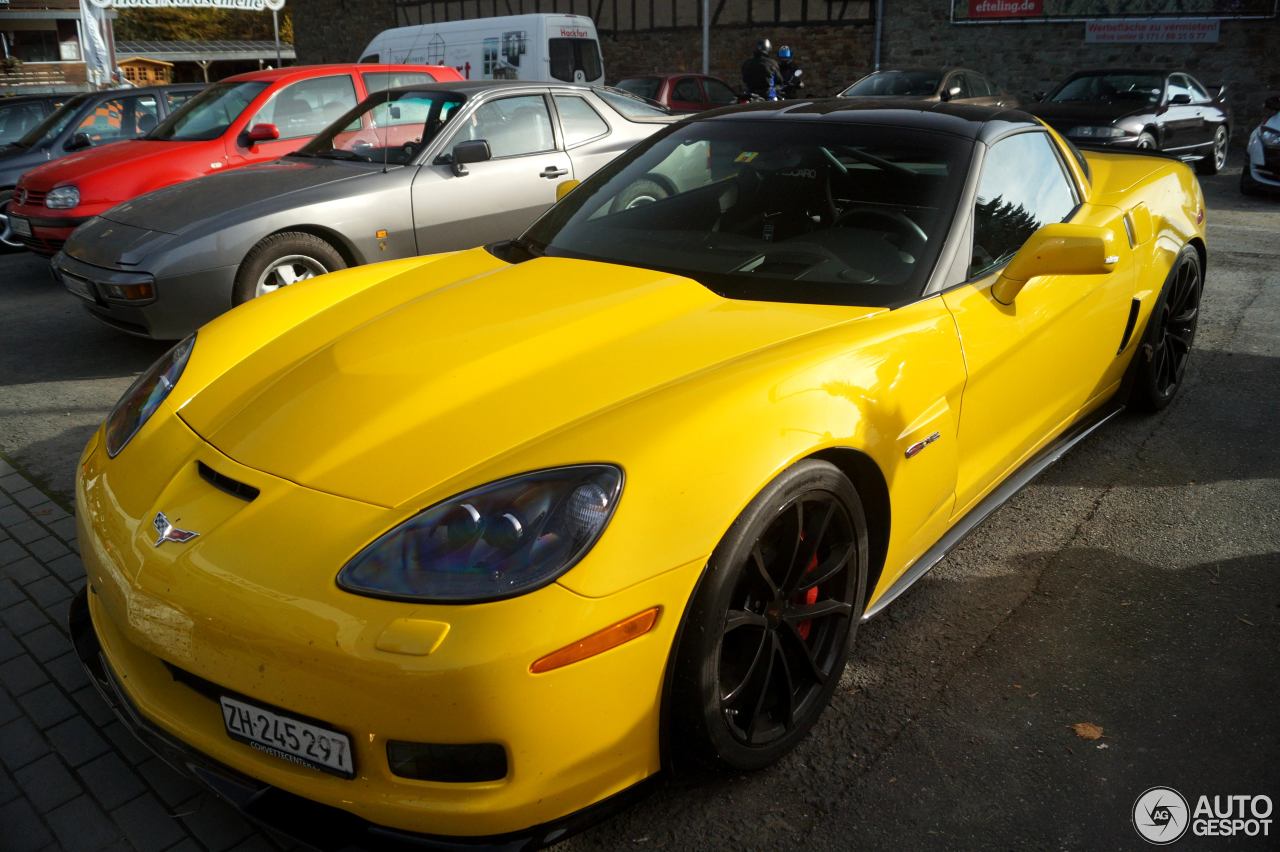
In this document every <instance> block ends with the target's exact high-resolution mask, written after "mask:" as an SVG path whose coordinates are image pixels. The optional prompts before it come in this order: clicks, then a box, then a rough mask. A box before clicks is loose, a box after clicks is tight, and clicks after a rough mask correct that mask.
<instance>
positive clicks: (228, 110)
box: [146, 80, 268, 142]
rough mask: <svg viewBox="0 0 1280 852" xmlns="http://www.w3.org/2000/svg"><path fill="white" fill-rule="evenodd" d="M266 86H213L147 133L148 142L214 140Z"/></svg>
mask: <svg viewBox="0 0 1280 852" xmlns="http://www.w3.org/2000/svg"><path fill="white" fill-rule="evenodd" d="M267 85H268V84H267V83H264V82H260V81H256V80H254V81H247V82H243V83H231V82H224V83H214V84H213V85H212V86H210V87H209V88H207V89H205V90H204V91H203V92H201V93H200V94H198V95H196V96H195V97H194V98H192V99H191V100H189V101H187V102H186V103H185V104H183V105H182V108H181V109H179V110H178V111H177V112H175V113H173V114H172V115H170V116H169V117H168V118H166V119H165V120H164V121H163V122H161V123H160V124H159V125H158V126H157V127H156V129H155V130H152V131H151V132H150V133H148V134H147V137H146V138H148V139H161V140H171V141H174V142H195V141H201V140H205V139H217V138H218V137H219V136H221V135H222V134H223V133H225V132H226V131H227V128H228V127H230V126H231V123H232V122H234V121H235V120H236V119H237V118H239V117H240V114H241V113H242V112H244V111H245V108H246V107H248V106H249V104H250V103H252V102H253V99H254V98H256V97H257V96H258V95H260V94H262V92H263V90H264V89H266V88H267Z"/></svg>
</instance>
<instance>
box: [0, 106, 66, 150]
mask: <svg viewBox="0 0 1280 852" xmlns="http://www.w3.org/2000/svg"><path fill="white" fill-rule="evenodd" d="M71 97H72V95H70V94H65V93H63V94H40V95H11V96H9V97H5V98H0V148H3V147H4V146H5V145H11V144H12V143H14V142H17V141H18V140H19V139H21V138H22V137H23V136H26V135H27V133H28V132H29V131H30V130H31V128H33V127H35V126H36V125H37V124H39V123H40V122H42V121H44V120H45V118H46V117H47V116H49V115H50V114H52V113H54V112H56V111H57V109H58V107H60V106H62V105H63V104H65V103H66V102H67V101H68V100H69V99H70V98H71Z"/></svg>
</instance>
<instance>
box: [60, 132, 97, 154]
mask: <svg viewBox="0 0 1280 852" xmlns="http://www.w3.org/2000/svg"><path fill="white" fill-rule="evenodd" d="M63 147H65V148H66V149H67V150H68V151H79V150H80V149H81V148H92V147H93V137H91V136H90V135H89V134H88V133H84V132H80V133H77V134H75V135H74V136H72V137H71V138H70V139H69V140H67V144H66V145H65V146H63Z"/></svg>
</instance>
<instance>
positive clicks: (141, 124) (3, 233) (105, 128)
mask: <svg viewBox="0 0 1280 852" xmlns="http://www.w3.org/2000/svg"><path fill="white" fill-rule="evenodd" d="M204 85H205V84H203V83H187V84H179V85H173V86H149V87H145V88H139V89H110V90H108V91H105V92H86V93H84V94H79V95H74V96H71V97H70V99H69V100H67V101H66V103H64V104H63V105H62V106H61V107H60V108H59V109H58V110H57V111H56V112H53V113H52V114H51V115H47V116H45V118H44V120H43V121H41V122H39V123H38V124H36V125H35V126H34V127H31V128H30V129H29V130H28V131H27V132H26V133H25V134H24V135H23V136H22V137H21V138H19V139H17V140H15V141H13V142H11V143H9V144H5V145H0V250H13V249H19V248H22V243H21V242H20V241H19V240H18V239H17V238H16V237H14V236H13V235H12V234H11V233H9V217H8V216H6V215H5V210H6V209H7V208H8V206H9V198H10V197H11V196H12V195H13V188H14V187H15V186H16V185H17V183H18V178H20V177H22V174H23V172H26V171H27V170H28V169H33V168H35V167H36V166H38V165H40V164H42V163H47V162H49V161H50V160H56V159H58V158H59V157H64V156H66V155H67V154H71V153H74V152H76V151H79V150H81V149H84V148H90V147H92V146H94V145H102V144H104V143H107V142H117V141H120V140H122V139H135V138H137V137H139V136H144V135H146V134H147V133H148V132H149V131H150V130H151V128H153V127H155V126H156V125H157V124H159V123H160V122H161V121H164V119H165V117H166V116H168V115H169V113H171V112H173V111H175V110H176V109H178V107H180V106H181V105H182V104H184V103H186V102H187V100H189V99H190V98H191V97H192V96H194V95H195V94H196V93H197V92H199V91H200V90H201V89H203V88H204ZM64 97H65V96H64ZM8 103H9V101H8V100H7V99H6V100H3V101H0V105H6V104H8ZM0 108H2V107H0Z"/></svg>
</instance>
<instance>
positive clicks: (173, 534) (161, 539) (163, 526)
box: [151, 512, 200, 547]
mask: <svg viewBox="0 0 1280 852" xmlns="http://www.w3.org/2000/svg"><path fill="white" fill-rule="evenodd" d="M151 523H152V524H153V525H154V526H155V528H156V541H155V544H156V547H159V546H160V545H162V544H164V543H165V542H166V541H173V542H177V543H178V544H182V543H183V542H186V541H191V539H193V538H195V537H196V536H198V535H200V533H198V532H192V531H191V530H182V529H178V528H177V527H175V526H174V525H173V524H171V523H169V519H168V518H166V517H165V515H164V512H157V513H156V519H155V520H154V521H152V522H151Z"/></svg>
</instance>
